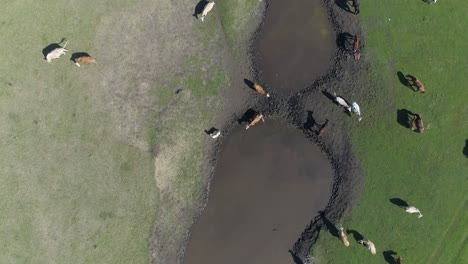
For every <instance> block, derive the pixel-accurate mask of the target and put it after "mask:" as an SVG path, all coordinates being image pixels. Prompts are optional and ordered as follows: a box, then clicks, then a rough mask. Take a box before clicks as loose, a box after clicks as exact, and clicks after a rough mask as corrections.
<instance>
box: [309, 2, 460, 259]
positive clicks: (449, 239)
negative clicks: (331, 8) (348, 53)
mask: <svg viewBox="0 0 468 264" xmlns="http://www.w3.org/2000/svg"><path fill="white" fill-rule="evenodd" d="M467 11H468V6H467V5H466V2H465V1H463V0H452V1H443V0H442V1H439V2H438V3H437V4H434V5H427V4H425V3H423V2H422V1H405V0H395V1H370V0H362V1H361V14H360V15H359V18H360V21H361V24H362V27H363V31H364V32H365V34H366V47H365V49H364V54H363V56H369V57H370V58H371V70H370V74H369V83H370V85H369V86H368V87H366V88H367V89H375V93H376V98H375V100H374V101H373V102H372V103H371V104H369V105H365V104H363V105H362V106H361V112H363V114H364V116H365V115H366V113H367V115H368V116H372V117H370V118H368V119H367V120H366V118H364V119H363V121H362V122H361V123H359V124H356V125H355V126H354V127H353V130H352V134H353V140H354V142H353V146H354V151H355V153H357V156H358V159H359V160H360V163H361V166H362V169H363V173H364V178H365V187H364V188H365V189H364V192H363V193H362V196H361V198H360V201H359V203H358V205H357V206H356V208H355V209H354V210H353V212H352V214H351V216H347V217H345V218H344V219H342V222H343V225H344V227H345V229H350V230H356V231H358V232H359V233H361V234H362V235H363V236H364V237H366V238H368V239H370V240H371V241H373V242H374V244H375V245H376V248H377V255H376V256H373V255H371V254H370V253H369V252H368V251H367V250H366V249H365V248H364V247H363V246H361V245H359V244H357V243H356V242H355V240H354V238H353V236H352V235H348V238H349V239H350V242H351V245H350V247H349V248H346V247H344V246H343V245H342V243H341V241H340V240H339V239H337V238H336V237H333V236H332V235H331V234H330V233H328V232H326V231H323V232H321V234H320V238H319V240H318V243H317V245H316V246H315V247H314V248H313V253H312V254H313V256H314V258H315V259H316V260H317V262H318V263H385V260H384V256H383V252H384V251H390V250H392V251H395V252H397V255H401V256H403V260H404V263H467V262H468V247H467V235H468V228H467V227H468V224H467V223H468V217H467V216H468V215H467V210H466V209H467V190H468V188H467V187H468V184H467V176H468V158H467V157H465V156H464V154H463V153H462V151H463V148H464V145H465V141H466V140H467V139H468V104H467V102H468V90H467V89H466V87H465V86H466V83H468V77H467V73H468V71H467V70H468V62H467V56H468V52H467V48H468V46H467V45H468V34H467V33H468V24H467V20H466V14H467ZM398 71H401V72H403V73H404V74H412V75H415V76H417V77H418V78H419V79H420V80H421V81H422V82H423V83H424V84H425V86H426V91H427V92H426V93H425V94H419V93H414V92H412V91H411V90H410V89H408V88H407V87H405V86H404V85H402V84H401V83H400V81H399V79H398V77H397V72H398ZM398 109H407V110H409V111H412V112H415V113H419V114H420V115H421V116H422V118H423V120H424V123H425V126H426V130H425V132H424V133H423V134H418V133H414V132H412V131H410V130H409V129H407V128H405V127H403V126H402V125H400V124H399V123H398V122H397V110H398ZM391 198H400V199H403V200H405V201H407V202H408V203H409V204H411V205H414V206H416V207H418V208H419V209H420V210H421V212H422V213H423V215H424V217H422V218H420V219H418V218H417V217H416V215H411V214H407V213H405V212H404V210H403V209H400V208H399V207H397V206H395V205H394V204H392V203H390V201H389V199H391ZM337 224H338V223H337Z"/></svg>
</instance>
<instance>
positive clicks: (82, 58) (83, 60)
mask: <svg viewBox="0 0 468 264" xmlns="http://www.w3.org/2000/svg"><path fill="white" fill-rule="evenodd" d="M73 61H74V62H75V65H76V66H78V67H80V62H81V63H96V59H95V58H93V57H91V56H89V55H85V54H83V55H80V56H79V57H76V58H73Z"/></svg>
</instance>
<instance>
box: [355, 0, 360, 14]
mask: <svg viewBox="0 0 468 264" xmlns="http://www.w3.org/2000/svg"><path fill="white" fill-rule="evenodd" d="M353 6H354V14H355V15H357V14H359V12H361V5H360V4H359V0H353Z"/></svg>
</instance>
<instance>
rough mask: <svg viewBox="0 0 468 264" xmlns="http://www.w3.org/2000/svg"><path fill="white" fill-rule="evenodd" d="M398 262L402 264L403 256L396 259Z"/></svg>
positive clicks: (397, 263)
mask: <svg viewBox="0 0 468 264" xmlns="http://www.w3.org/2000/svg"><path fill="white" fill-rule="evenodd" d="M395 263H396V264H402V263H403V258H402V257H401V256H399V257H398V258H397V259H396V261H395Z"/></svg>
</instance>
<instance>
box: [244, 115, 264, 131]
mask: <svg viewBox="0 0 468 264" xmlns="http://www.w3.org/2000/svg"><path fill="white" fill-rule="evenodd" d="M260 120H262V121H263V122H265V119H264V118H263V115H262V114H257V115H255V117H254V118H253V119H252V121H250V123H248V124H247V126H246V127H245V129H249V127H251V126H253V125H255V124H257V123H258V122H259V121H260Z"/></svg>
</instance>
